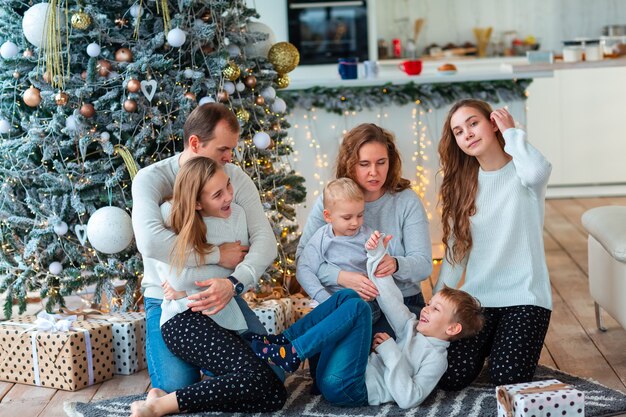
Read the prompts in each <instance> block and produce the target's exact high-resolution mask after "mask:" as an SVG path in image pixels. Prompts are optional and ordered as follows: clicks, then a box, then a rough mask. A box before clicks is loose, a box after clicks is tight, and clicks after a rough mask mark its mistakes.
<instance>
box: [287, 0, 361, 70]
mask: <svg viewBox="0 0 626 417" xmlns="http://www.w3.org/2000/svg"><path fill="white" fill-rule="evenodd" d="M287 8H288V10H287V17H288V21H289V42H291V43H292V44H294V45H295V46H296V48H298V51H300V64H304V65H312V64H328V63H336V62H337V59H338V58H348V57H357V58H359V61H365V60H367V59H368V42H367V5H366V2H365V0H336V1H321V0H288V1H287Z"/></svg>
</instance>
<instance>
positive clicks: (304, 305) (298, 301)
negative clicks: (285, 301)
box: [289, 293, 319, 323]
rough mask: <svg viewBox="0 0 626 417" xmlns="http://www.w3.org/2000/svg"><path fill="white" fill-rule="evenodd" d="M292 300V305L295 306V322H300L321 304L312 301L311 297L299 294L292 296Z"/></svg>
mask: <svg viewBox="0 0 626 417" xmlns="http://www.w3.org/2000/svg"><path fill="white" fill-rule="evenodd" d="M289 298H290V299H291V303H292V304H293V321H292V323H295V322H296V321H298V320H300V319H301V318H302V317H304V316H306V315H307V314H309V313H310V312H311V310H313V309H314V308H315V307H317V305H318V304H319V303H318V302H317V301H315V300H312V299H311V298H310V297H307V296H305V295H302V294H300V293H298V294H292V295H290V296H289Z"/></svg>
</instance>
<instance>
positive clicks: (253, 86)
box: [0, 0, 305, 317]
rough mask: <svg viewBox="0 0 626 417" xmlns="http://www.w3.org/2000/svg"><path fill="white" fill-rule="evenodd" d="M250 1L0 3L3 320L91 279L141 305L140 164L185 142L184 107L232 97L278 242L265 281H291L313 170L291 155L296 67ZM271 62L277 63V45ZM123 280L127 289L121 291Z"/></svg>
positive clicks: (109, 295)
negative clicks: (289, 109)
mask: <svg viewBox="0 0 626 417" xmlns="http://www.w3.org/2000/svg"><path fill="white" fill-rule="evenodd" d="M251 17H258V16H257V15H256V12H255V11H254V10H252V9H249V8H247V7H245V4H244V1H242V0H228V1H227V0H202V1H193V0H178V1H167V0H156V1H155V0H150V1H148V0H138V1H136V2H132V1H131V2H129V1H127V0H124V1H122V0H109V1H106V2H87V1H85V2H81V0H76V1H75V0H50V2H49V3H36V4H33V3H32V2H31V3H28V4H27V3H26V2H24V1H22V0H5V1H3V2H2V4H1V5H0V43H1V44H2V46H1V48H0V55H1V56H2V60H1V61H0V81H1V83H2V96H1V97H0V152H1V154H2V156H3V158H2V161H1V162H0V180H1V187H2V192H1V194H0V229H1V232H2V233H1V239H2V240H1V243H2V255H1V258H0V273H1V276H0V292H2V293H5V296H6V300H5V305H4V314H5V316H7V317H8V316H10V314H11V307H12V304H13V303H14V302H18V303H19V305H20V311H23V310H24V309H25V307H26V296H27V292H29V291H39V292H40V295H41V296H42V298H43V297H47V304H46V308H47V309H48V310H51V309H53V308H54V307H55V306H57V305H58V306H63V305H64V298H63V297H64V296H67V295H69V294H72V293H75V292H76V291H78V290H80V289H82V288H85V287H87V286H93V285H95V291H94V295H95V301H96V302H100V301H101V297H102V295H103V294H104V295H106V300H107V301H108V302H109V304H110V305H109V307H111V308H120V309H130V308H133V307H135V306H136V305H135V303H136V300H137V298H138V288H139V281H140V280H141V277H142V272H143V266H142V262H141V256H140V255H139V253H138V252H137V249H136V247H135V246H134V243H133V241H132V226H131V224H130V217H129V213H130V210H131V209H132V200H131V193H130V190H131V187H130V185H131V182H132V177H133V175H134V174H135V173H136V171H137V169H138V168H141V167H143V166H147V165H149V164H151V163H153V162H156V161H158V160H161V159H163V158H167V157H169V156H171V155H173V154H174V153H175V152H178V151H180V150H182V137H181V136H182V127H183V123H184V121H185V118H186V116H187V115H188V114H189V112H190V111H191V110H193V108H194V107H195V106H197V105H199V104H203V103H204V102H209V101H221V102H223V103H224V104H226V105H228V106H229V107H230V108H231V109H232V111H233V112H235V113H236V115H237V118H238V120H239V121H240V124H241V141H240V143H239V146H238V148H237V149H236V150H235V155H236V160H235V161H233V162H234V163H237V164H239V165H240V166H241V167H242V168H243V169H244V170H245V171H246V172H247V173H248V174H249V175H250V177H251V178H252V179H253V181H254V182H255V184H257V186H258V188H259V190H260V195H261V200H262V202H263V204H264V206H265V208H266V213H267V215H268V218H269V219H270V222H271V223H272V226H273V228H274V231H275V233H276V235H277V240H278V242H279V256H278V258H277V260H276V262H275V264H274V265H273V266H272V267H270V268H269V269H268V271H267V272H266V274H265V275H264V276H263V277H262V282H263V283H264V284H265V285H267V286H275V285H281V284H282V285H287V284H288V282H289V280H290V279H291V277H292V276H293V275H294V269H295V268H294V265H293V262H294V257H295V242H294V240H295V238H296V235H295V230H296V225H295V224H294V218H295V210H294V204H297V203H299V202H301V201H303V199H304V196H305V189H304V187H303V181H304V180H303V178H302V177H299V176H297V175H295V174H294V173H293V170H292V169H291V167H290V164H289V155H290V153H291V147H290V145H289V143H288V138H287V137H286V130H285V129H286V128H287V127H289V126H288V123H287V121H286V120H285V118H284V116H285V112H286V105H285V102H284V101H283V100H282V99H280V98H278V97H276V90H275V89H276V88H280V87H285V86H286V85H288V82H289V80H288V76H287V75H286V73H287V72H289V71H290V70H292V69H293V68H294V67H295V66H296V65H297V61H298V54H297V50H295V48H293V46H292V45H290V44H287V43H280V44H276V45H273V46H272V45H271V43H269V42H268V34H267V33H264V32H259V31H256V30H255V27H256V28H258V27H259V26H262V25H259V24H258V23H255V24H250V23H249V19H250V18H251ZM270 46H271V47H272V48H271V51H270V54H269V56H270V58H269V59H268V58H267V52H268V48H269V47H270ZM118 281H122V282H125V288H124V289H125V291H123V294H124V295H123V296H122V295H119V294H118V292H116V288H115V284H114V283H116V282H118Z"/></svg>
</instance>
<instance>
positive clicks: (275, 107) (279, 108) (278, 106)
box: [271, 98, 287, 113]
mask: <svg viewBox="0 0 626 417" xmlns="http://www.w3.org/2000/svg"><path fill="white" fill-rule="evenodd" d="M271 108H272V111H273V112H274V113H284V112H285V111H287V103H285V100H283V99H282V98H277V99H275V100H274V102H273V103H272V107H271Z"/></svg>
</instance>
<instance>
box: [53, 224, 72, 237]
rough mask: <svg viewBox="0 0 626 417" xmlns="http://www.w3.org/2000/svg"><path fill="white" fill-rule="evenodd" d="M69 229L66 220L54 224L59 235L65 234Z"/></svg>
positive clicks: (55, 231)
mask: <svg viewBox="0 0 626 417" xmlns="http://www.w3.org/2000/svg"><path fill="white" fill-rule="evenodd" d="M68 229H69V227H68V226H67V223H65V222H59V223H57V224H55V225H54V233H56V234H57V235H59V236H63V235H65V234H66V233H67V231H68Z"/></svg>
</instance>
